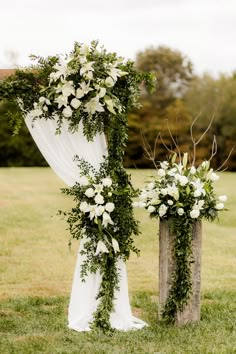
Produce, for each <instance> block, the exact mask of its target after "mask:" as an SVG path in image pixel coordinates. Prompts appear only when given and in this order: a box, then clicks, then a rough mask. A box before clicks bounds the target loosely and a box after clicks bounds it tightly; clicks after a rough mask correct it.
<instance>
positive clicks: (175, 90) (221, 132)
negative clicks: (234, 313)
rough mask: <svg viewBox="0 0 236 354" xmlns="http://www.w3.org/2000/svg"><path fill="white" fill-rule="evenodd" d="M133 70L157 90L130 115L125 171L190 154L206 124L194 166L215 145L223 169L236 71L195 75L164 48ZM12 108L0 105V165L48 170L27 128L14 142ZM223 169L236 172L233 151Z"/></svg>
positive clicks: (232, 130) (148, 53)
mask: <svg viewBox="0 0 236 354" xmlns="http://www.w3.org/2000/svg"><path fill="white" fill-rule="evenodd" d="M136 66H137V68H138V69H140V70H143V71H150V72H152V73H153V74H154V75H155V77H156V89H155V91H154V92H153V93H152V94H149V93H148V92H147V91H146V90H145V88H142V94H141V98H140V105H141V107H140V108H139V109H138V110H135V111H133V112H131V113H130V114H129V140H128V144H127V148H126V152H125V157H124V159H125V166H126V167H131V168H132V167H139V168H152V167H153V161H152V160H153V159H155V160H156V161H161V160H163V159H165V158H166V157H167V155H168V151H173V150H177V149H180V150H181V151H183V152H189V153H190V154H192V153H193V141H195V142H197V141H198V139H199V138H200V137H201V136H202V135H203V133H204V131H205V130H206V128H207V127H208V125H209V123H210V122H212V123H211V124H210V126H209V130H208V131H207V133H206V134H205V135H204V137H203V139H202V140H201V141H200V142H199V144H198V145H197V163H198V162H200V161H202V160H205V159H208V158H209V157H210V156H211V154H212V142H213V141H214V144H213V148H214V149H215V151H216V149H217V153H216V154H215V156H214V158H213V159H212V165H213V167H214V168H217V167H219V166H220V165H222V163H223V162H224V161H225V159H226V158H227V156H228V153H229V152H230V150H231V149H232V147H233V146H234V144H235V141H236V138H235V137H236V72H234V73H232V74H230V75H226V74H220V75H219V76H218V77H217V78H216V77H213V76H211V75H209V74H203V75H201V76H200V75H196V74H195V73H194V68H193V64H192V62H191V60H190V59H189V58H187V57H186V56H184V55H183V54H182V53H181V52H180V51H177V50H173V49H171V48H168V47H165V46H160V47H157V48H155V47H150V48H147V49H145V50H144V51H141V52H139V53H138V54H137V56H136ZM15 109H16V108H15V107H12V106H11V105H10V104H9V103H8V102H4V103H1V105H0V137H1V139H0V166H46V165H47V163H46V162H45V160H44V158H43V157H42V155H41V154H40V152H39V151H38V149H37V147H36V145H35V143H34V141H33V140H32V138H31V136H30V134H29V132H28V130H27V128H26V127H24V128H23V129H22V130H21V132H20V134H19V135H17V136H14V137H12V131H11V127H10V124H9V115H8V114H7V112H8V111H9V110H10V111H12V112H14V110H15ZM196 118H197V121H196V122H195V124H194V126H193V129H192V136H191V133H190V127H191V124H192V122H193V121H194V120H195V119H196ZM216 142H217V143H216ZM227 167H228V170H232V171H234V170H236V150H234V151H233V152H232V154H231V156H230V158H229V160H228V161H227Z"/></svg>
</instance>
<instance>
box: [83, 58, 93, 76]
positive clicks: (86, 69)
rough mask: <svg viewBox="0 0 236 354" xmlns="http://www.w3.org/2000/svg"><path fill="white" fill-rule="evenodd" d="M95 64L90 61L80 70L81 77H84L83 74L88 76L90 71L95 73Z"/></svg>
mask: <svg viewBox="0 0 236 354" xmlns="http://www.w3.org/2000/svg"><path fill="white" fill-rule="evenodd" d="M93 64H94V61H88V62H87V63H85V64H84V65H83V66H82V68H81V69H80V75H81V76H82V75H83V74H86V73H88V72H89V71H94V68H93Z"/></svg>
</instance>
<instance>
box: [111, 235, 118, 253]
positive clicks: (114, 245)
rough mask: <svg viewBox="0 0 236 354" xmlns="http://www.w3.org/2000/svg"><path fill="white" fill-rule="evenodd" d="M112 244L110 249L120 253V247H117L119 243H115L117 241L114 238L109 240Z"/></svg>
mask: <svg viewBox="0 0 236 354" xmlns="http://www.w3.org/2000/svg"><path fill="white" fill-rule="evenodd" d="M111 242H112V247H113V249H114V252H115V253H116V252H119V251H120V247H119V243H118V242H117V240H116V239H115V238H112V240H111Z"/></svg>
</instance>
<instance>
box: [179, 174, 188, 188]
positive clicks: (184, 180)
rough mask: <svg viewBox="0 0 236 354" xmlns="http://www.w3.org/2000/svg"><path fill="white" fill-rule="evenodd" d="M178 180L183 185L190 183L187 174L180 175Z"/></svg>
mask: <svg viewBox="0 0 236 354" xmlns="http://www.w3.org/2000/svg"><path fill="white" fill-rule="evenodd" d="M178 180H179V183H180V185H181V186H185V185H186V184H187V183H188V178H187V177H186V176H181V175H179V178H178Z"/></svg>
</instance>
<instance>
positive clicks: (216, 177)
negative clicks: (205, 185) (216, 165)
mask: <svg viewBox="0 0 236 354" xmlns="http://www.w3.org/2000/svg"><path fill="white" fill-rule="evenodd" d="M209 178H210V180H211V181H213V182H215V181H218V179H219V178H220V177H219V176H218V175H217V174H216V173H214V172H212V173H211V174H210V176H209Z"/></svg>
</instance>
